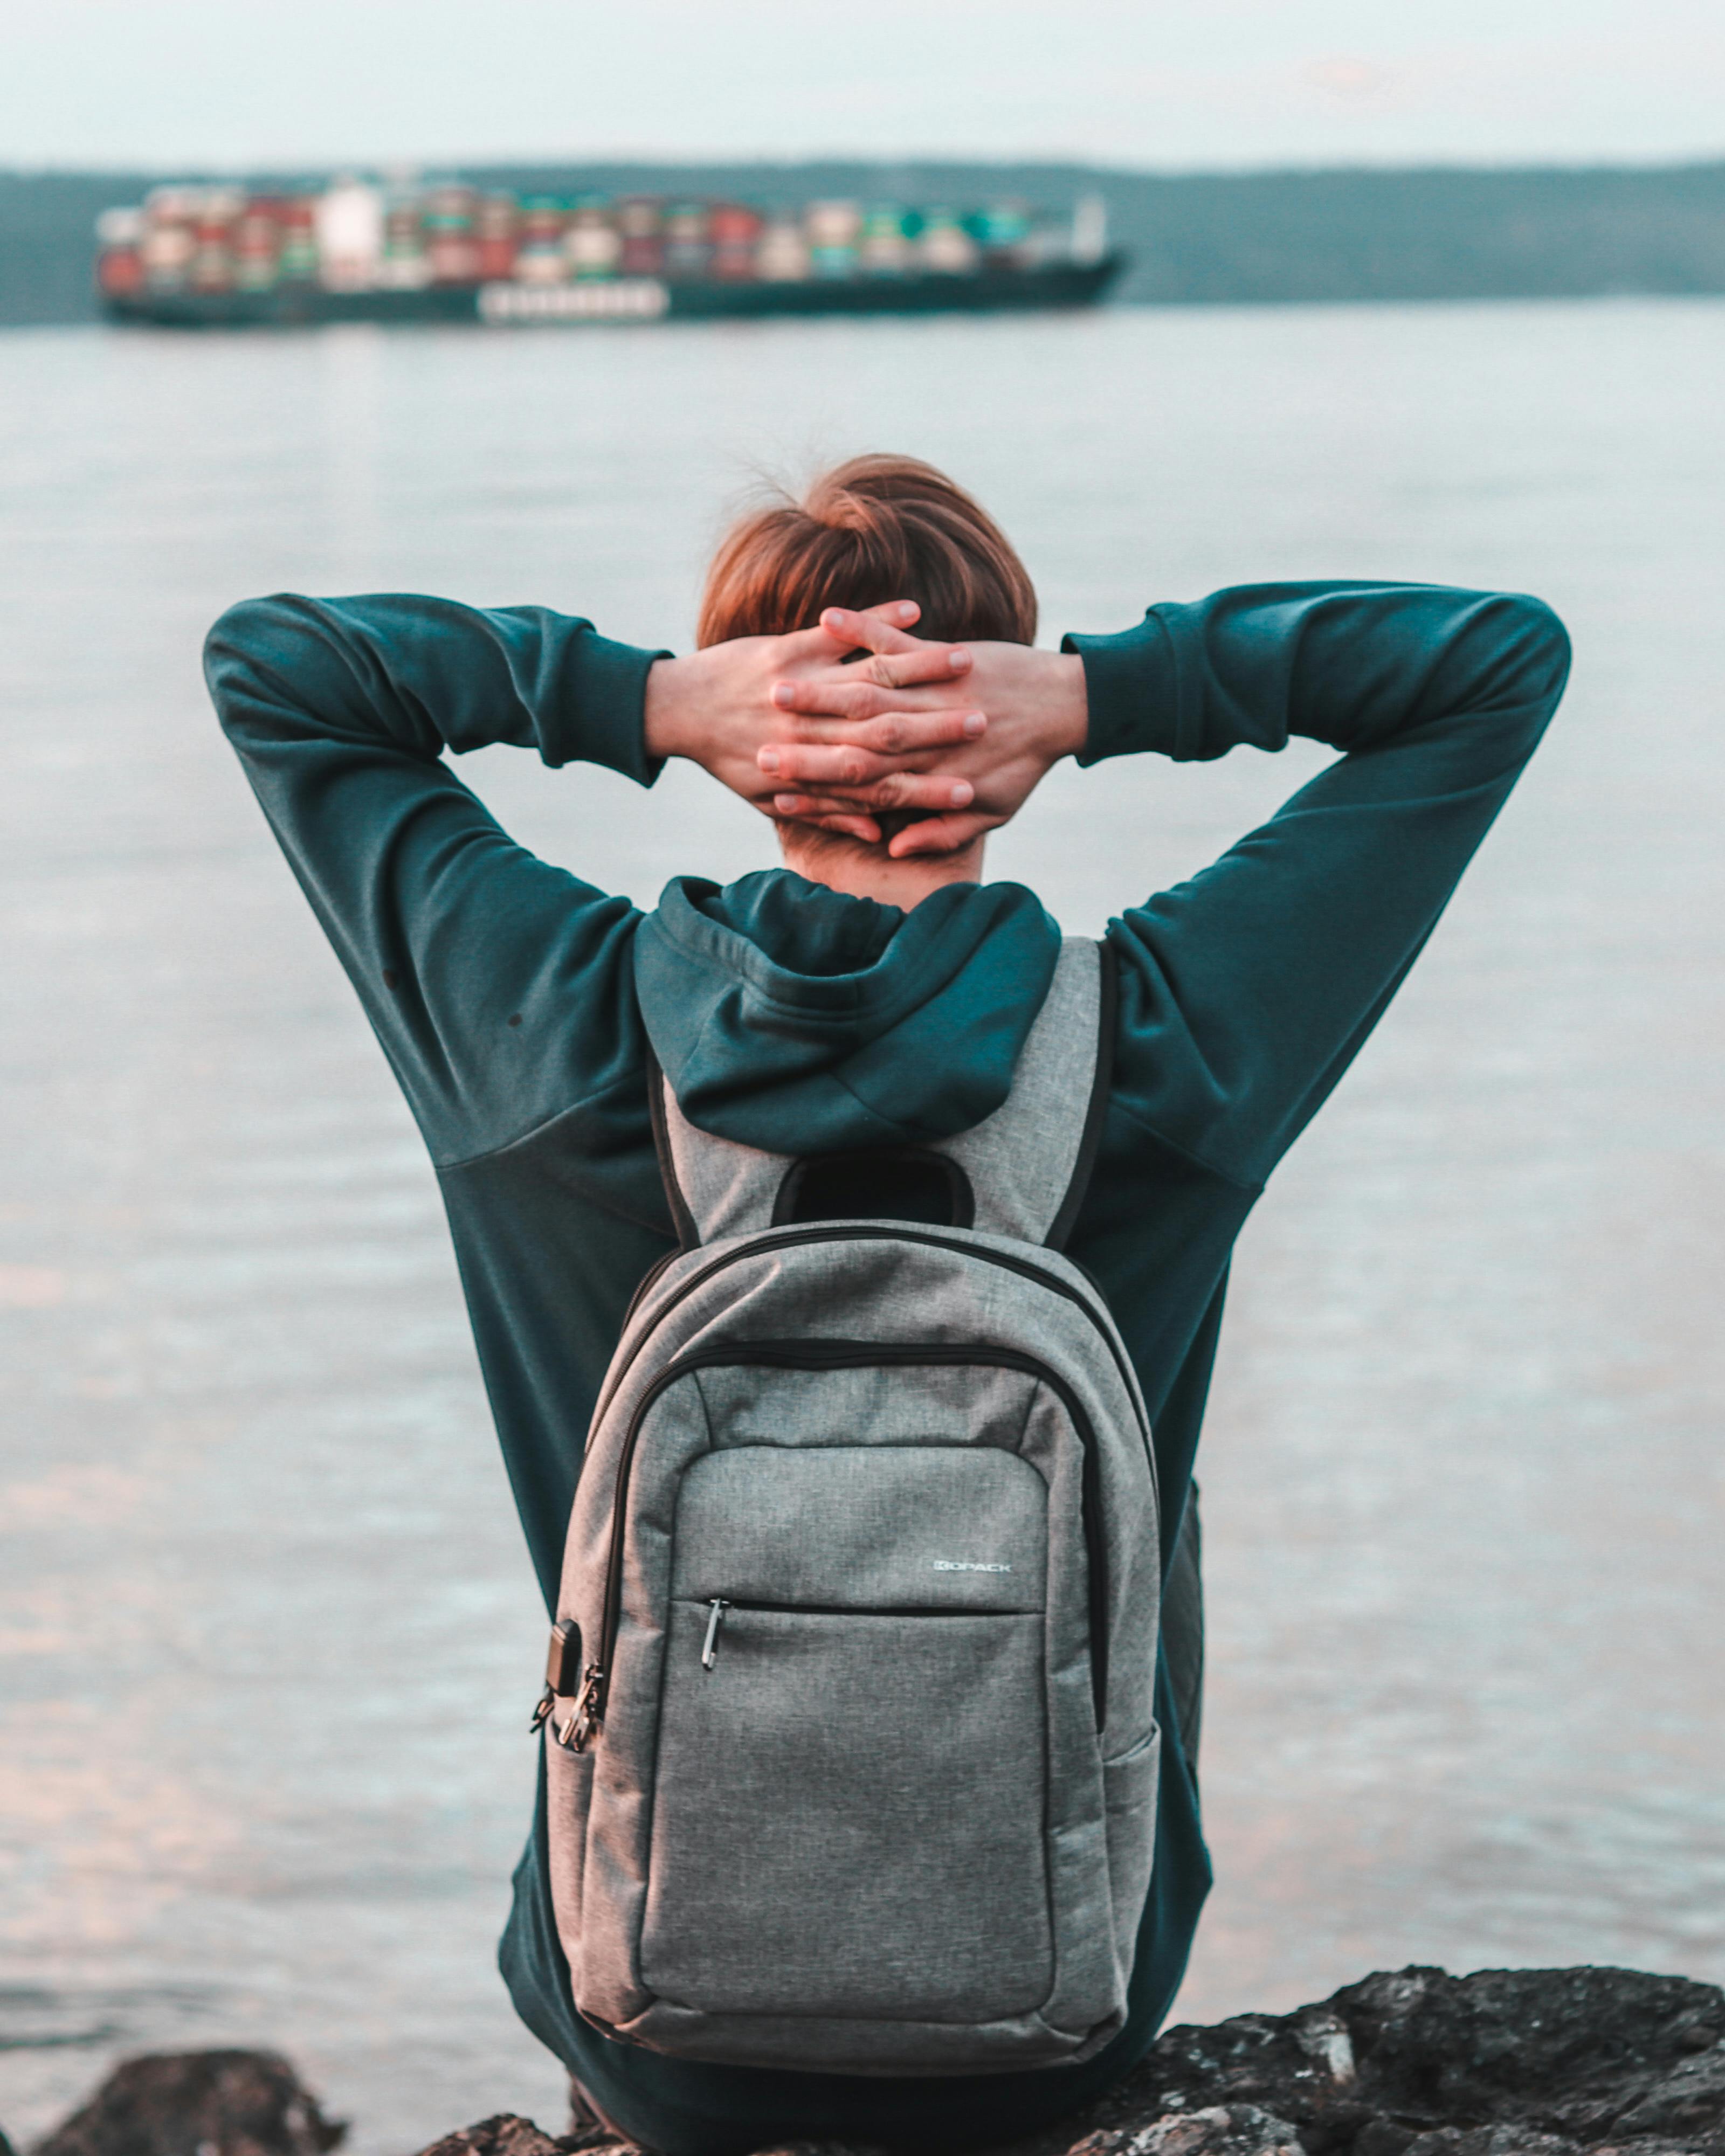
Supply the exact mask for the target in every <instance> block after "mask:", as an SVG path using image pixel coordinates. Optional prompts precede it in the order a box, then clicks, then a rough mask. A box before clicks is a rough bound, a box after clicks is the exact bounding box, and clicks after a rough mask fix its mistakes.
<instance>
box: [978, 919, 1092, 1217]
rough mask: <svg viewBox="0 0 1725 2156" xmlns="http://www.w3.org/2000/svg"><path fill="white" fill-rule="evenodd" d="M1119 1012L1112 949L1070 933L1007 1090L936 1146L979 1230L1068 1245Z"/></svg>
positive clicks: (1087, 1179)
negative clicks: (963, 1184)
mask: <svg viewBox="0 0 1725 2156" xmlns="http://www.w3.org/2000/svg"><path fill="white" fill-rule="evenodd" d="M1116 1024H1117V986H1116V977H1115V970H1114V953H1113V952H1112V950H1111V948H1110V947H1109V946H1108V945H1107V944H1106V943H1095V942H1091V940H1090V938H1089V937H1076V936H1069V937H1067V938H1066V939H1065V942H1063V943H1062V944H1061V946H1060V961H1059V963H1058V964H1057V965H1056V966H1055V976H1054V979H1053V980H1052V981H1051V982H1050V984H1049V991H1048V994H1047V996H1046V998H1045V1000H1044V1002H1043V1005H1042V1009H1040V1011H1039V1012H1038V1013H1037V1014H1036V1022H1035V1024H1034V1025H1033V1026H1032V1027H1031V1028H1030V1030H1029V1034H1028V1035H1027V1037H1026V1039H1025V1041H1024V1047H1023V1048H1022V1049H1021V1050H1019V1060H1018V1063H1017V1065H1016V1066H1015V1068H1014V1071H1013V1075H1012V1091H1011V1092H1010V1093H1009V1094H1008V1095H1007V1096H1006V1099H1005V1100H1004V1101H1003V1102H1002V1103H1001V1105H1000V1106H999V1107H998V1108H997V1109H996V1110H995V1111H994V1112H993V1115H992V1116H987V1117H986V1118H985V1119H984V1120H983V1122H980V1123H978V1124H976V1125H975V1126H974V1127H973V1128H972V1129H970V1130H968V1131H961V1132H959V1134H958V1135H957V1137H951V1138H942V1139H939V1140H937V1142H936V1146H935V1150H936V1151H937V1152H943V1153H946V1154H947V1155H949V1156H950V1157H951V1158H952V1159H953V1160H955V1161H957V1163H958V1165H959V1166H960V1167H961V1168H963V1171H964V1173H965V1174H966V1175H967V1176H968V1178H969V1180H970V1185H971V1188H972V1189H973V1191H974V1192H975V1193H976V1218H975V1222H974V1224H975V1225H976V1226H977V1227H978V1228H981V1229H986V1230H987V1231H988V1232H989V1233H990V1234H993V1235H1012V1236H1014V1237H1016V1238H1017V1239H1018V1240H1019V1241H1020V1242H1025V1243H1042V1244H1045V1245H1049V1246H1050V1247H1051V1248H1053V1249H1055V1250H1060V1249H1062V1248H1064V1247H1065V1242H1066V1240H1067V1238H1068V1237H1069V1236H1070V1234H1071V1232H1072V1228H1073V1224H1074V1223H1075V1222H1076V1219H1077V1218H1078V1212H1079V1208H1080V1207H1081V1205H1082V1204H1083V1203H1084V1194H1085V1192H1086V1189H1087V1188H1089V1185H1090V1178H1091V1171H1092V1169H1093V1168H1095V1166H1096V1153H1097V1152H1098V1150H1099V1149H1100V1147H1101V1142H1102V1124H1103V1122H1104V1119H1105V1118H1106V1114H1107V1109H1108V1089H1109V1086H1110V1085H1111V1081H1112V1077H1113V1069H1114V1034H1115V1028H1116Z"/></svg>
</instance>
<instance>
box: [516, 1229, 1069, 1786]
mask: <svg viewBox="0 0 1725 2156" xmlns="http://www.w3.org/2000/svg"><path fill="white" fill-rule="evenodd" d="M757 1247H758V1246H757ZM957 1247H958V1248H960V1249H961V1250H963V1249H965V1248H967V1247H968V1245H963V1244H960V1245H958V1246H957ZM1068 1292H1070V1291H1068ZM1076 1299H1077V1298H1076V1297H1075V1298H1074V1300H1075V1301H1076ZM637 1352H639V1350H638V1351H637ZM757 1364H761V1365H765V1366H767V1367H768V1368H775V1369H793V1370H794V1369H807V1370H845V1369H875V1368H904V1367H912V1368H918V1367H920V1368H982V1369H999V1370H1022V1371H1023V1372H1024V1373H1025V1374H1026V1375H1027V1376H1029V1377H1033V1378H1036V1379H1037V1380H1038V1381H1039V1383H1043V1384H1045V1385H1046V1386H1047V1387H1048V1388H1049V1389H1050V1391H1051V1392H1053V1393H1054V1394H1055V1397H1056V1398H1057V1399H1059V1400H1060V1404H1061V1405H1062V1406H1063V1407H1064V1408H1065V1410H1066V1413H1067V1414H1068V1415H1069V1416H1070V1418H1071V1421H1072V1426H1073V1428H1074V1429H1075V1430H1076V1431H1077V1432H1078V1440H1079V1445H1080V1448H1081V1451H1082V1453H1083V1455H1084V1469H1083V1476H1082V1480H1081V1488H1080V1499H1079V1512H1080V1517H1081V1522H1082V1525H1083V1530H1084V1547H1085V1555H1086V1559H1087V1563H1086V1572H1087V1573H1088V1575H1089V1587H1090V1596H1089V1600H1090V1637H1091V1700H1092V1703H1093V1706H1094V1708H1095V1712H1096V1727H1097V1729H1098V1730H1099V1731H1100V1730H1101V1727H1102V1719H1103V1709H1104V1702H1105V1701H1106V1697H1107V1683H1108V1667H1107V1639H1108V1630H1107V1609H1108V1579H1107V1551H1106V1545H1105V1544H1104V1543H1103V1540H1102V1536H1101V1517H1100V1515H1101V1491H1100V1488H1099V1475H1100V1471H1099V1468H1098V1465H1097V1460H1096V1434H1095V1432H1094V1431H1093V1430H1092V1429H1091V1423H1090V1418H1089V1416H1088V1415H1087V1414H1086V1413H1085V1411H1084V1408H1083V1405H1082V1404H1081V1402H1080V1400H1079V1399H1078V1396H1077V1394H1076V1393H1074V1391H1073V1390H1072V1389H1071V1387H1070V1385H1069V1384H1068V1383H1066V1381H1065V1378H1062V1377H1060V1375H1059V1374H1058V1373H1056V1372H1055V1371H1053V1370H1051V1369H1050V1368H1049V1367H1048V1365H1047V1363H1043V1362H1040V1361H1039V1360H1038V1359H1037V1358H1036V1357H1035V1356H1034V1355H1023V1354H1020V1353H1019V1352H1018V1350H1017V1349H1016V1348H1011V1347H980V1348H979V1347H947V1346H945V1345H934V1346H927V1347H919V1346H916V1345H913V1344H911V1343H901V1342H897V1341H878V1342H868V1341H860V1340H783V1341H775V1340H757V1341H737V1342H732V1344H731V1345H730V1346H728V1347H707V1348H701V1349H697V1350H696V1353H693V1354H690V1355H683V1356H680V1357H679V1358H677V1360H676V1361H675V1362H673V1363H667V1364H666V1365H665V1368H664V1369H662V1370H661V1371H660V1373H659V1375H658V1376H657V1377H656V1378H655V1379H654V1380H653V1383H651V1384H650V1385H649V1387H648V1388H647V1389H646V1391H645V1392H644V1393H643V1394H642V1395H641V1397H640V1399H639V1400H638V1401H637V1402H636V1404H635V1410H634V1414H632V1415H631V1416H630V1417H629V1429H628V1430H627V1431H626V1432H625V1433H624V1440H623V1445H622V1448H621V1450H619V1454H618V1455H617V1479H616V1482H615V1484H614V1486H613V1489H612V1492H611V1543H610V1548H609V1550H608V1553H607V1555H606V1560H605V1594H604V1614H603V1619H602V1620H601V1625H600V1630H599V1639H598V1652H597V1654H596V1655H595V1656H594V1658H593V1661H591V1662H590V1663H589V1664H588V1667H587V1670H586V1671H585V1673H584V1681H583V1689H582V1695H581V1700H580V1703H579V1705H578V1707H577V1709H576V1711H575V1712H574V1713H573V1714H572V1716H571V1717H569V1720H568V1722H567V1723H566V1724H565V1725H564V1727H563V1728H562V1730H561V1731H559V1732H557V1742H558V1743H560V1744H562V1745H564V1746H565V1747H566V1748H567V1749H568V1750H570V1751H572V1752H583V1751H585V1750H586V1748H587V1747H588V1743H590V1742H591V1741H592V1738H593V1732H595V1731H596V1730H597V1729H598V1728H599V1727H600V1726H601V1725H602V1723H603V1721H604V1718H605V1696H606V1693H607V1691H608V1689H609V1686H610V1676H611V1658H612V1655H613V1653H614V1650H615V1647H616V1644H617V1629H618V1625H619V1620H620V1618H621V1614H622V1609H623V1546H624V1531H625V1520H626V1517H627V1515H626V1512H625V1509H624V1507H625V1501H626V1499H627V1497H628V1495H629V1476H630V1473H631V1472H632V1471H633V1469H634V1456H635V1446H636V1444H637V1442H638V1441H639V1438H640V1435H641V1428H642V1425H643V1424H644V1422H645V1421H646V1419H647V1414H648V1411H649V1409H651V1408H652V1407H653V1405H654V1404H655V1402H656V1401H657V1400H658V1399H659V1398H660V1394H663V1393H664V1392H665V1391H666V1390H667V1389H668V1388H669V1387H670V1386H671V1385H674V1384H675V1383H676V1382H677V1381H678V1379H679V1378H685V1377H687V1376H688V1375H689V1374H690V1373H691V1371H695V1370H706V1369H717V1368H737V1367H739V1366H742V1367H745V1368H747V1367H752V1366H754V1365H757ZM719 1599H720V1601H721V1603H722V1600H723V1598H722V1597H721V1598H719ZM728 1606H730V1605H728V1604H726V1605H725V1607H728ZM723 1620H724V1607H719V1608H715V1609H713V1614H712V1615H711V1618H710V1620H708V1625H707V1640H706V1645H705V1646H704V1647H703V1649H702V1651H701V1661H702V1662H703V1664H704V1665H705V1666H706V1667H707V1668H708V1669H711V1667H712V1664H711V1661H709V1660H708V1659H707V1657H708V1654H709V1652H711V1651H712V1650H715V1648H716V1642H717V1639H718V1630H719V1626H720V1625H721V1623H722V1622H723Z"/></svg>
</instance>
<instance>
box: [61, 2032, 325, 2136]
mask: <svg viewBox="0 0 1725 2156" xmlns="http://www.w3.org/2000/svg"><path fill="white" fill-rule="evenodd" d="M344 2133H347V2127H346V2126H345V2125H342V2124H341V2123H337V2122H336V2121H333V2120H331V2119H327V2118H326V2117H324V2115H323V2113H322V2112H321V2110H320V2109H319V2108H318V2103H317V2099H316V2097H314V2096H313V2095H311V2093H310V2092H309V2091H308V2090H306V2089H305V2088H303V2087H301V2086H300V2077H299V2076H298V2075H297V2074H296V2073H295V2071H294V2070H293V2068H292V2067H291V2066H290V2065H289V2064H288V2062H287V2061H286V2060H285V2059H283V2058H279V2057H277V2056H276V2055H275V2052H273V2051H157V2052H152V2053H151V2054H150V2055H149V2056H146V2057H144V2058H141V2059H128V2060H126V2062H125V2063H124V2064H123V2065H121V2066H116V2068H115V2069H114V2071H113V2072H112V2073H111V2074H110V2075H109V2076H108V2078H107V2079H106V2081H105V2082H103V2083H102V2085H101V2087H100V2088H99V2089H98V2090H97V2091H96V2092H95V2095H94V2096H93V2097H91V2098H90V2102H88V2103H86V2104H85V2107H84V2108H83V2109H82V2110H81V2111H75V2112H73V2114H72V2116H71V2117H69V2119H67V2120H66V2121H65V2122H64V2124H63V2125H60V2126H58V2127H56V2128H54V2132H53V2133H50V2134H49V2136H48V2138H47V2139H46V2140H44V2141H39V2142H38V2143H37V2144H36V2147H35V2149H34V2151H33V2156H326V2151H328V2150H329V2149H331V2148H334V2147H335V2146H336V2143H338V2142H339V2141H340V2140H341V2137H342V2135H343V2134H344Z"/></svg>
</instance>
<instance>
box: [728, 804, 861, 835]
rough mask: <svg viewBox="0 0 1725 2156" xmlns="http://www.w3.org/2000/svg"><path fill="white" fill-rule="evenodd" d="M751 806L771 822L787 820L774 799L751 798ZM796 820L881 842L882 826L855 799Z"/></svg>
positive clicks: (777, 822) (781, 822)
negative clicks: (758, 799)
mask: <svg viewBox="0 0 1725 2156" xmlns="http://www.w3.org/2000/svg"><path fill="white" fill-rule="evenodd" d="M746 798H747V797H746ZM749 806H750V808H758V809H759V810H760V812H761V814H762V815H763V816H764V817H765V818H766V819H767V820H768V823H769V824H783V822H784V821H785V817H784V814H783V811H782V810H781V809H780V808H778V804H777V803H775V802H773V801H772V800H760V801H757V800H750V801H749ZM796 821H797V822H798V823H799V824H818V825H819V828H820V829H822V830H824V831H843V832H845V834H847V835H848V836H849V837H850V838H853V839H861V840H862V841H863V842H864V844H865V845H870V846H877V845H879V844H880V825H879V824H877V823H876V822H875V819H874V818H873V817H872V816H870V815H867V814H865V813H864V812H863V811H862V810H861V809H860V808H858V807H857V805H856V803H855V802H854V801H835V802H834V803H831V805H830V806H829V808H826V809H824V811H822V812H821V813H820V814H818V815H814V814H811V815H807V816H798V818H797V819H796Z"/></svg>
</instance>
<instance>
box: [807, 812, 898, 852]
mask: <svg viewBox="0 0 1725 2156" xmlns="http://www.w3.org/2000/svg"><path fill="white" fill-rule="evenodd" d="M797 821H798V823H799V824H813V825H814V828H815V829H816V830H818V831H842V832H843V833H844V834H845V836H846V837H847V838H850V839H861V840H862V842H863V844H865V845H868V846H878V845H879V844H880V825H879V824H877V823H876V822H875V819H874V818H873V817H872V816H799V817H798V819H797Z"/></svg>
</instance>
